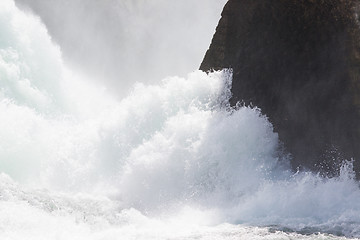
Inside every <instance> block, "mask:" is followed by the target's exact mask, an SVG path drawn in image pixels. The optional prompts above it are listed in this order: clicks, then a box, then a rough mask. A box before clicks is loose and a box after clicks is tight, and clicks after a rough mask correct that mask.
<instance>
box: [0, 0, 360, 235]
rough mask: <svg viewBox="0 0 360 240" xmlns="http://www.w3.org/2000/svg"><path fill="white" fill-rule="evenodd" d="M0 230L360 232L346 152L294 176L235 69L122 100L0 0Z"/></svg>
mask: <svg viewBox="0 0 360 240" xmlns="http://www.w3.org/2000/svg"><path fill="white" fill-rule="evenodd" d="M0 30H1V31H0V84H1V88H0V113H1V115H0V172H1V175H0V238H1V239H37V240H38V239H195V238H196V239H343V238H345V237H336V236H338V235H340V236H346V237H359V236H360V202H359V200H358V199H360V190H359V184H358V182H357V181H356V180H355V178H354V173H353V171H352V164H351V162H349V163H346V164H345V165H344V166H343V168H342V171H341V174H340V177H337V178H332V179H324V178H321V177H319V176H317V175H315V174H312V173H306V172H304V173H296V174H294V173H292V172H291V171H290V170H289V167H288V160H287V158H286V155H284V154H282V153H281V152H280V151H279V149H280V148H279V143H278V137H277V134H276V133H274V132H273V128H272V126H271V124H270V123H269V122H268V120H267V118H266V117H264V116H262V115H261V112H260V110H259V109H251V108H247V107H237V108H235V109H232V108H230V107H229V106H228V99H229V98H230V89H229V87H230V86H231V71H229V70H224V71H221V72H214V73H210V74H206V73H203V72H201V71H195V72H193V73H190V74H189V75H188V77H187V78H186V79H184V78H179V77H170V78H167V79H164V80H163V81H162V82H161V83H159V84H158V85H144V84H141V83H137V84H135V86H134V87H133V90H132V92H131V93H129V95H128V96H127V97H126V98H124V99H123V100H121V101H118V100H116V99H115V98H112V97H111V96H109V95H108V94H107V93H106V91H104V90H102V88H101V87H100V86H92V85H90V84H89V83H87V82H86V81H84V80H82V77H81V76H79V75H76V74H75V73H74V72H73V71H70V70H69V68H68V67H67V66H65V64H64V63H63V62H62V60H61V53H60V49H59V48H58V47H56V46H55V45H54V44H53V43H52V42H51V38H50V37H49V35H48V34H47V31H46V28H45V27H44V26H43V24H42V23H41V21H40V19H39V18H37V17H34V16H30V15H27V14H25V13H23V12H21V11H20V10H18V9H17V8H16V6H15V4H14V2H13V1H11V0H2V1H1V2H0Z"/></svg>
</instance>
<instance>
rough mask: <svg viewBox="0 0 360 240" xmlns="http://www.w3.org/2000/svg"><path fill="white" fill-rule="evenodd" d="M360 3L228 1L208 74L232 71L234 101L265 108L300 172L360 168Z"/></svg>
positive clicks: (207, 58) (204, 67)
mask: <svg viewBox="0 0 360 240" xmlns="http://www.w3.org/2000/svg"><path fill="white" fill-rule="evenodd" d="M358 5H359V1H358V0H229V1H228V3H227V4H226V6H225V8H224V10H223V13H222V18H221V20H220V22H219V25H218V27H217V29H216V33H215V35H214V37H213V40H212V43H211V45H210V48H209V50H208V51H207V53H206V55H205V58H204V60H203V62H202V64H201V67H200V69H201V70H204V71H209V70H212V69H214V70H217V69H222V68H232V69H233V86H232V93H233V98H232V100H231V103H232V104H233V105H234V104H235V103H236V102H238V101H241V102H242V103H244V104H246V105H250V104H252V105H254V106H258V107H259V108H261V110H262V112H263V113H264V114H265V115H267V116H268V117H269V120H270V121H271V122H272V123H273V125H274V130H275V131H276V132H278V134H279V137H280V140H281V141H282V142H283V143H284V146H285V149H286V150H287V151H288V152H289V153H290V154H291V155H292V166H293V168H294V169H297V168H307V169H311V170H316V171H318V170H320V171H321V172H322V173H324V174H326V175H333V174H336V173H337V172H338V168H339V164H340V163H341V162H342V161H343V160H344V159H351V158H355V161H354V168H355V170H356V172H357V173H360V79H359V76H360V37H359V36H360V30H359V23H358V15H357V12H358V10H359V6H358Z"/></svg>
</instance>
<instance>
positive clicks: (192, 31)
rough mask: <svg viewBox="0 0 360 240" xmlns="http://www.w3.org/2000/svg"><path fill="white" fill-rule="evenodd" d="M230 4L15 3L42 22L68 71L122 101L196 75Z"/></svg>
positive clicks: (205, 0)
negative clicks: (144, 87) (136, 88)
mask: <svg viewBox="0 0 360 240" xmlns="http://www.w3.org/2000/svg"><path fill="white" fill-rule="evenodd" d="M225 2H226V0H200V1H199V0H197V1H194V0H183V1H169V0H152V1H146V0H102V1H98V0H87V1H84V0H47V1H43V0H16V4H17V5H18V7H20V8H21V9H23V10H25V11H31V12H33V13H34V14H35V15H38V16H40V18H41V20H42V21H43V22H44V24H45V25H46V27H47V29H48V31H49V34H50V35H51V37H52V39H53V41H54V42H55V43H56V44H58V45H59V46H60V48H61V51H62V54H63V58H64V60H65V62H66V63H67V64H68V65H70V66H71V67H72V68H74V69H76V70H77V71H80V72H82V73H83V74H85V75H87V78H88V79H93V80H96V81H97V82H100V83H101V84H103V85H104V86H105V87H106V88H107V89H108V90H110V92H112V93H114V94H115V95H117V96H120V97H122V96H123V95H124V94H125V93H127V92H128V91H129V89H130V87H131V86H132V85H133V83H134V82H143V83H154V82H157V81H160V80H161V79H163V78H164V77H166V76H173V75H178V76H186V74H187V73H189V72H191V71H193V70H195V69H197V68H198V67H199V65H200V63H201V61H202V58H203V56H204V54H205V52H206V50H207V48H208V46H209V44H210V41H211V38H212V35H213V34H214V32H215V28H216V25H217V23H218V20H219V19H220V14H221V10H222V8H223V6H224V4H225ZM154 12H156V14H154Z"/></svg>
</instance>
